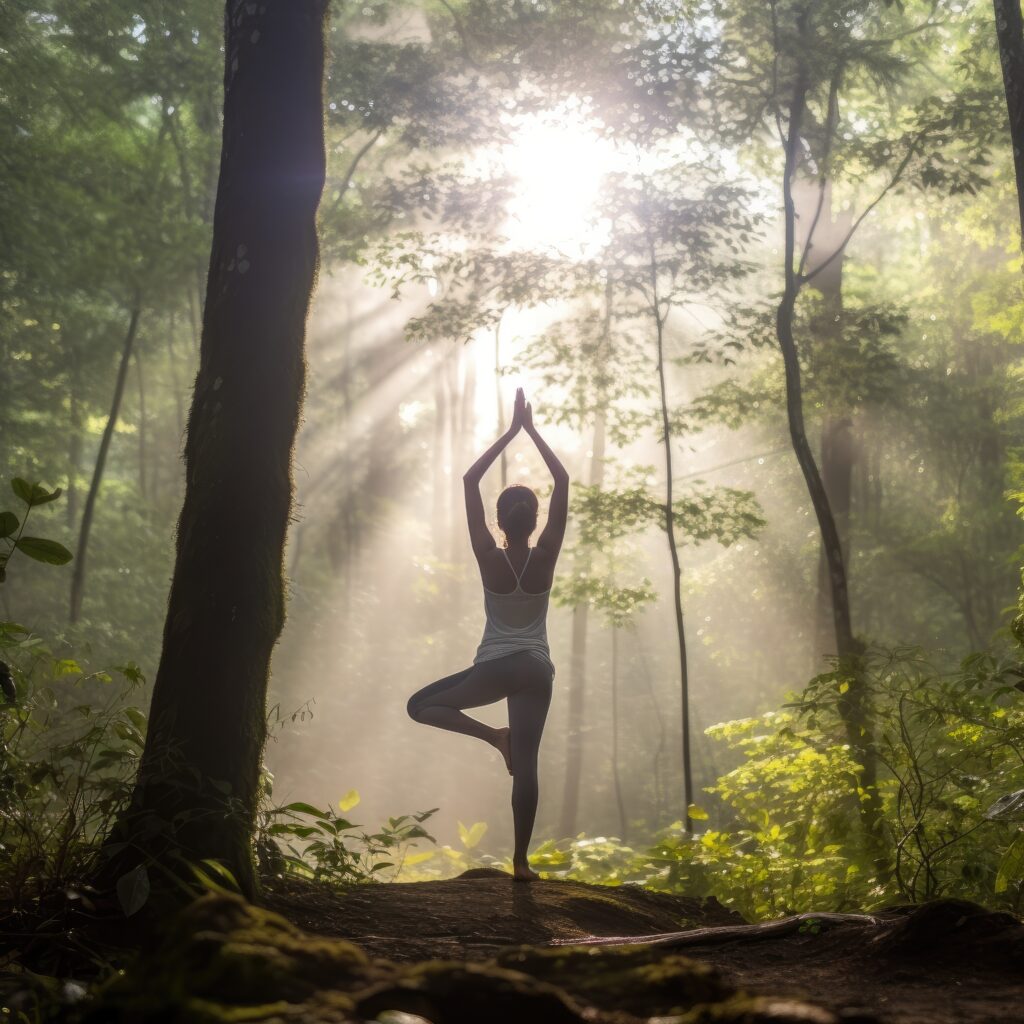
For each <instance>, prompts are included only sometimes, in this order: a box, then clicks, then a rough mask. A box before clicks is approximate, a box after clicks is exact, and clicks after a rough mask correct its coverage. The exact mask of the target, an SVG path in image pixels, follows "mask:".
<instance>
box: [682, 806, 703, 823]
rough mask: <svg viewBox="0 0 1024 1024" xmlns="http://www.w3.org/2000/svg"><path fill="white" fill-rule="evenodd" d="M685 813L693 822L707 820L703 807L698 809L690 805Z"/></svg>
mask: <svg viewBox="0 0 1024 1024" xmlns="http://www.w3.org/2000/svg"><path fill="white" fill-rule="evenodd" d="M686 813H687V815H688V816H689V817H690V818H691V819H692V820H693V821H707V820H708V812H707V811H705V810H704V808H703V807H698V806H697V805H696V804H690V806H689V807H688V808H687V811H686Z"/></svg>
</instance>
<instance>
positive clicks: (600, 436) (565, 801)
mask: <svg viewBox="0 0 1024 1024" xmlns="http://www.w3.org/2000/svg"><path fill="white" fill-rule="evenodd" d="M591 451H592V452H593V458H592V460H591V463H590V467H591V468H590V486H591V487H600V486H601V485H602V484H603V483H604V451H605V418H604V414H603V413H599V414H598V416H597V419H596V420H595V422H594V443H593V446H592V448H591ZM573 571H574V572H589V571H590V559H589V558H586V557H584V558H581V559H580V563H579V564H578V565H575V566H574V567H573ZM589 616H590V606H589V605H588V604H587V603H586V602H585V601H583V602H580V604H577V605H575V606H574V608H573V610H572V647H571V654H570V656H569V702H568V720H567V723H566V730H567V731H566V750H565V788H564V791H563V793H562V816H561V821H560V822H559V826H558V833H559V835H562V836H574V835H576V818H577V816H578V814H579V804H580V783H581V780H582V778H583V719H584V710H585V707H586V688H587V674H586V668H587V664H586V663H587V620H588V618H589Z"/></svg>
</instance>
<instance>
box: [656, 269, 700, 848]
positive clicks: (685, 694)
mask: <svg viewBox="0 0 1024 1024" xmlns="http://www.w3.org/2000/svg"><path fill="white" fill-rule="evenodd" d="M654 286H655V289H656V288H657V280H656V275H655V281H654ZM654 315H655V321H656V327H657V341H658V397H659V400H660V402H661V426H662V443H663V444H664V445H665V533H666V535H667V537H668V553H669V558H670V559H671V561H672V594H673V598H674V606H675V616H676V640H677V642H678V645H679V702H680V712H681V715H680V718H681V721H680V729H681V734H682V742H683V751H682V762H683V823H684V826H685V828H686V830H687V831H690V827H691V822H690V804H692V803H693V765H692V755H691V751H690V673H689V667H688V665H687V661H686V630H685V627H684V623H683V594H682V589H681V588H682V583H683V573H682V569H681V567H680V564H679V545H678V544H677V543H676V522H675V515H674V514H673V509H672V503H673V501H674V500H675V490H674V481H673V476H672V426H671V423H670V421H669V414H668V388H667V385H666V383H665V323H664V321H663V319H662V317H661V314H660V312H659V311H658V309H657V291H655V314H654Z"/></svg>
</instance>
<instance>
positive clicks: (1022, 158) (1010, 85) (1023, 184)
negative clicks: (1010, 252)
mask: <svg viewBox="0 0 1024 1024" xmlns="http://www.w3.org/2000/svg"><path fill="white" fill-rule="evenodd" d="M993 6H994V8H995V16H996V39H997V40H998V42H999V62H1000V64H1002V67H1003V89H1004V91H1005V92H1006V109H1007V112H1008V113H1009V115H1010V141H1011V142H1012V144H1013V169H1014V173H1015V175H1016V178H1017V207H1018V211H1019V214H1020V226H1021V245H1022V247H1024V20H1022V18H1021V12H1020V0H993Z"/></svg>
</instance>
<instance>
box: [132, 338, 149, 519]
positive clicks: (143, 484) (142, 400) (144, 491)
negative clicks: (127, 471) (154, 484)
mask: <svg viewBox="0 0 1024 1024" xmlns="http://www.w3.org/2000/svg"><path fill="white" fill-rule="evenodd" d="M134 354H135V381H136V384H137V385H138V389H139V494H140V495H141V496H142V500H143V501H145V500H146V498H147V497H148V488H147V479H146V478H147V473H148V466H147V461H148V455H149V453H148V452H147V451H146V380H145V376H144V374H143V370H142V353H141V352H139V350H138V347H136V349H135V353H134Z"/></svg>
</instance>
